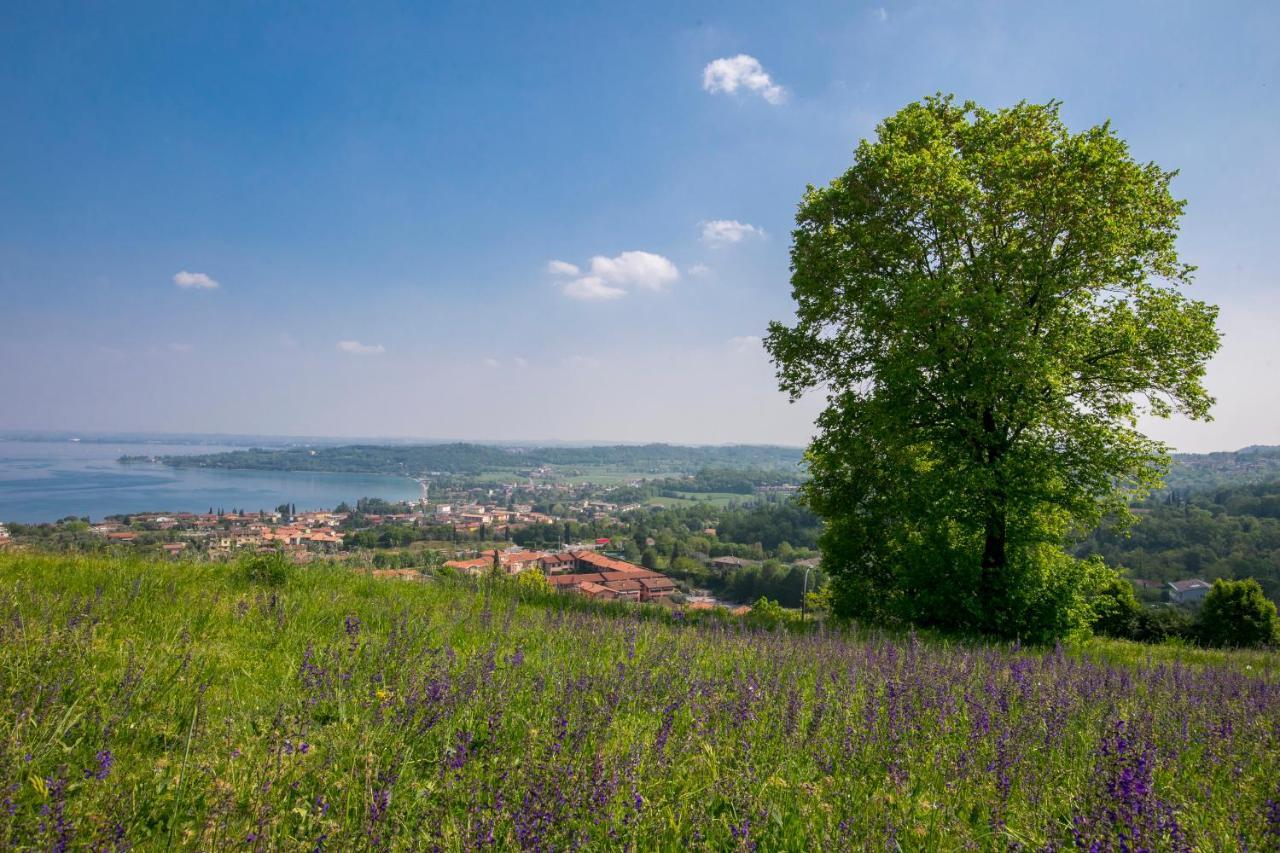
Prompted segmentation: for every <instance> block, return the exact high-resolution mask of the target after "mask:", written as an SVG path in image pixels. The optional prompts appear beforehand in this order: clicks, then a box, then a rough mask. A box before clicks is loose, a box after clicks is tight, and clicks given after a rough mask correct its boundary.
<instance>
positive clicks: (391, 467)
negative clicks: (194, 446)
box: [123, 443, 803, 475]
mask: <svg viewBox="0 0 1280 853" xmlns="http://www.w3.org/2000/svg"><path fill="white" fill-rule="evenodd" d="M802 457H803V451H801V450H800V449H799V448H791V447H773V446H764V445H761V446H755V445H735V446H727V447H684V446H680V445H672V444H645V445H634V446H633V445H615V446H609V447H538V448H524V449H521V448H506V447H494V446H491V445H484V444H464V443H457V444H433V445H404V446H384V445H369V444H358V445H345V446H340V447H315V448H305V447H303V448H289V449H277V450H272V449H263V448H255V449H252V450H233V451H229V452H226V453H206V454H192V455H179V456H163V457H160V461H161V462H163V463H165V464H166V465H172V466H175V467H181V468H234V469H251V470H267V471H330V472H339V473H356V474H401V475H417V474H425V473H431V472H439V473H444V474H469V475H475V474H479V473H481V472H484V471H492V470H494V469H521V468H536V467H540V466H543V465H555V466H600V465H606V466H617V467H620V468H625V469H628V470H633V471H646V472H653V473H683V472H691V471H697V470H700V469H704V468H721V467H722V468H763V469H777V470H784V471H790V472H793V473H794V472H796V471H798V469H799V465H800V463H801V461H802ZM123 461H132V462H136V461H142V457H123Z"/></svg>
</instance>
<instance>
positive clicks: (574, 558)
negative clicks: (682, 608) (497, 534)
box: [445, 543, 676, 602]
mask: <svg viewBox="0 0 1280 853" xmlns="http://www.w3.org/2000/svg"><path fill="white" fill-rule="evenodd" d="M599 544H602V543H597V545H599ZM445 565H446V566H449V567H451V568H454V569H457V570H458V571H460V572H467V573H469V574H482V573H484V572H487V571H492V570H495V569H496V570H497V571H501V572H505V573H507V574H518V573H519V572H523V571H527V570H529V569H534V570H537V571H540V572H542V573H543V574H544V575H546V576H547V581H548V582H549V583H550V584H551V586H552V588H553V589H556V590H558V591H560V592H572V593H577V594H578V595H583V596H586V597H587V598H593V599H598V600H603V601H609V600H621V601H655V602H656V601H662V600H665V599H666V598H667V597H668V596H670V595H671V594H672V593H673V592H675V591H676V585H675V583H673V582H672V580H671V579H670V578H669V577H667V576H666V575H664V574H662V573H661V572H655V571H653V570H651V569H646V568H643V567H642V566H637V565H635V564H634V563H628V562H627V561H625V560H619V559H617V558H615V557H610V556H608V555H606V554H601V553H599V552H598V551H596V550H594V549H593V548H591V547H589V546H582V547H576V548H572V549H570V550H567V551H560V552H546V551H521V550H518V549H511V550H508V551H496V550H492V551H483V552H481V554H480V555H479V556H478V557H474V558H472V559H468V560H449V561H448V562H446V563H445Z"/></svg>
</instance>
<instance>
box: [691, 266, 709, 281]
mask: <svg viewBox="0 0 1280 853" xmlns="http://www.w3.org/2000/svg"><path fill="white" fill-rule="evenodd" d="M685 272H686V273H688V274H689V275H691V276H693V277H694V278H705V277H706V276H709V275H711V267H709V266H707V265H706V264H694V265H693V266H691V267H689V268H688V269H687V270H685Z"/></svg>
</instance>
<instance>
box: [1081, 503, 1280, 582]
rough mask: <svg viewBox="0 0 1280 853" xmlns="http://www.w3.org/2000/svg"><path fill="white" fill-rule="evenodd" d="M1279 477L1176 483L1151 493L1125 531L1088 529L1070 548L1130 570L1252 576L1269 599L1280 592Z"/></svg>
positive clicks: (1175, 575) (1151, 576) (1145, 574)
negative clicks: (1193, 487) (1188, 487)
mask: <svg viewBox="0 0 1280 853" xmlns="http://www.w3.org/2000/svg"><path fill="white" fill-rule="evenodd" d="M1278 511H1280V480H1274V479H1273V480H1270V481H1268V482H1264V483H1255V484H1248V485H1237V486H1235V487H1224V488H1215V489H1212V490H1210V491H1204V492H1195V491H1193V492H1190V493H1188V492H1185V491H1183V490H1178V491H1170V492H1165V493H1162V494H1159V495H1156V496H1154V497H1152V498H1151V499H1150V500H1148V501H1146V502H1145V503H1143V504H1142V505H1141V506H1140V507H1139V508H1138V509H1137V512H1138V513H1139V521H1138V523H1136V524H1134V525H1133V527H1132V528H1131V529H1130V530H1129V531H1128V535H1125V534H1123V533H1119V532H1116V531H1114V530H1110V529H1107V528H1106V527H1103V528H1100V529H1098V530H1095V531H1094V532H1093V533H1091V534H1090V535H1089V536H1087V537H1086V538H1085V539H1084V541H1083V542H1081V543H1080V545H1079V546H1078V547H1077V549H1076V553H1078V554H1080V555H1088V554H1099V555H1101V556H1102V557H1103V559H1105V560H1106V561H1107V562H1108V563H1111V564H1113V565H1124V566H1125V567H1127V568H1128V569H1129V574H1130V576H1131V577H1135V578H1144V579H1147V580H1153V581H1161V582H1167V581H1173V580H1182V579H1185V578H1204V579H1205V580H1209V581H1212V580H1214V579H1215V578H1246V577H1252V578H1256V579H1257V581H1258V583H1259V584H1260V585H1261V586H1262V591H1263V592H1264V593H1265V594H1266V595H1267V597H1268V598H1270V599H1271V600H1272V601H1275V600H1277V599H1280V515H1277V512H1278Z"/></svg>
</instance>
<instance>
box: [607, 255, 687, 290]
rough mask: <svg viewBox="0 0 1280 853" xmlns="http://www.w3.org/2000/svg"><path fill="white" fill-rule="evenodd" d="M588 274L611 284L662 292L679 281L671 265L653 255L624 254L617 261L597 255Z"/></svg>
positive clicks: (678, 274)
mask: <svg viewBox="0 0 1280 853" xmlns="http://www.w3.org/2000/svg"><path fill="white" fill-rule="evenodd" d="M591 274H592V275H594V276H598V277H599V278H601V279H602V280H604V281H606V282H609V283H611V284H618V285H622V286H624V287H625V286H634V287H641V288H644V289H645V290H661V289H662V288H664V287H666V286H667V285H668V284H670V283H671V282H673V281H675V280H676V279H678V278H679V277H680V271H679V270H678V269H676V265H675V264H673V263H671V261H669V260H667V259H666V258H664V257H662V255H655V254H653V253H652V252H623V253H622V254H621V255H618V256H617V257H616V258H606V257H603V256H601V255H596V256H595V257H594V258H592V259H591Z"/></svg>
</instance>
